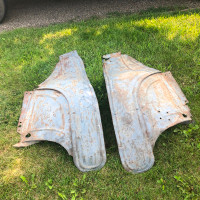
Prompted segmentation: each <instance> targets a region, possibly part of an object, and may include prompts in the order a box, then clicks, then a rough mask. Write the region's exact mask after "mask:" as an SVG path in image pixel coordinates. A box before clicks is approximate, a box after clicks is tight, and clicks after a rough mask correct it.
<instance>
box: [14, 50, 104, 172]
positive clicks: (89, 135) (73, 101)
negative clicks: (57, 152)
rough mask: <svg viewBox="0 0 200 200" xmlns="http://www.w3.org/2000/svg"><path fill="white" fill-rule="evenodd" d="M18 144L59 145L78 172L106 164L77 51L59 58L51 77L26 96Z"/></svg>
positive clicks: (98, 121) (94, 108)
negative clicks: (47, 143) (50, 142)
mask: <svg viewBox="0 0 200 200" xmlns="http://www.w3.org/2000/svg"><path fill="white" fill-rule="evenodd" d="M18 132H19V133H20V134H21V141H20V143H18V144H16V145H14V146H15V147H24V146H29V145H32V144H34V143H37V142H39V141H41V140H48V141H53V142H56V143H59V144H61V145H62V146H63V147H64V148H65V149H66V150H67V151H68V153H69V154H70V155H72V156H73V160H74V163H75V165H76V166H77V168H78V169H79V170H81V171H90V170H97V169H100V168H101V167H103V166H104V164H105V162H106V152H105V145H104V139H103V131H102V125H101V119H100V113H99V107H98V102H97V99H96V96H95V93H94V90H93V88H92V86H91V84H90V82H89V80H88V78H87V75H86V72H85V68H84V64H83V62H82V60H81V58H80V57H79V56H78V54H77V52H76V51H73V52H70V53H67V54H64V55H62V56H60V61H59V63H58V64H57V65H56V67H55V69H54V71H53V72H52V74H51V75H50V76H49V77H48V78H47V79H46V80H45V81H44V82H43V83H41V84H40V85H39V88H37V89H36V90H34V91H30V92H25V95H24V100H23V106H22V112H21V116H20V119H19V123H18Z"/></svg>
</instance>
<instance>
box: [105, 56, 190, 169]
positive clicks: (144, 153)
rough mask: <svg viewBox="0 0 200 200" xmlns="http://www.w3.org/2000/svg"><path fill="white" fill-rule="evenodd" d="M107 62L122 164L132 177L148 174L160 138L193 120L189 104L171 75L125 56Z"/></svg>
mask: <svg viewBox="0 0 200 200" xmlns="http://www.w3.org/2000/svg"><path fill="white" fill-rule="evenodd" d="M103 58H104V60H103V70H104V77H105V81H106V88H107V92H108V98H109V104H110V108H111V113H112V119H113V124H114V129H115V134H116V138H117V143H118V149H119V153H120V158H121V161H122V164H123V166H124V168H125V169H126V170H127V171H130V172H132V173H140V172H144V171H147V170H148V169H150V168H151V167H152V166H153V163H154V155H153V147H154V144H155V142H156V140H157V138H158V137H159V135H160V134H161V133H162V132H163V131H164V130H166V129H168V128H169V127H171V126H174V125H176V124H178V123H181V122H186V121H190V120H191V114H190V109H189V108H188V106H187V105H186V104H187V103H188V101H187V99H186V97H185V96H184V94H183V93H182V91H181V89H180V88H179V86H178V84H177V83H176V81H175V79H174V78H173V77H172V75H171V73H170V72H166V73H161V72H160V71H158V70H156V69H153V68H149V67H147V66H145V65H143V64H142V63H140V62H138V61H136V60H135V59H133V58H131V57H129V56H127V55H121V53H114V54H109V55H106V56H104V57H103Z"/></svg>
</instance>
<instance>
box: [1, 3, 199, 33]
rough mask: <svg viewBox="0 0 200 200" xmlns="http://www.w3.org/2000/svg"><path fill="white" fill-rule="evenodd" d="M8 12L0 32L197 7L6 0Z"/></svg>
mask: <svg viewBox="0 0 200 200" xmlns="http://www.w3.org/2000/svg"><path fill="white" fill-rule="evenodd" d="M7 2H8V13H7V17H6V19H5V21H4V23H3V24H1V25H0V31H3V30H11V29H14V28H19V27H30V26H42V25H49V24H52V23H58V22H66V21H69V20H80V19H86V18H89V17H91V16H105V15H106V14H107V13H111V12H138V11H141V10H145V9H148V8H152V7H154V8H158V7H169V6H182V7H184V8H185V7H190V8H197V7H200V1H197V0H196V1H195V0H192V1H188V0H181V1H180V0H109V1H108V0H7Z"/></svg>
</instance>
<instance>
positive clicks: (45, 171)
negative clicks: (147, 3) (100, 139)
mask: <svg viewBox="0 0 200 200" xmlns="http://www.w3.org/2000/svg"><path fill="white" fill-rule="evenodd" d="M72 50H77V52H78V54H79V55H80V57H81V58H82V59H83V61H84V64H85V67H86V72H87V75H88V78H89V80H90V81H91V84H92V85H93V87H94V90H95V92H96V95H97V98H98V102H99V107H100V111H101V117H102V124H103V130H104V138H105V143H106V150H107V163H106V165H105V166H104V167H103V168H102V169H101V170H100V171H94V172H88V173H82V172H80V171H79V170H78V169H77V168H76V167H75V166H74V163H73V160H72V157H71V156H69V155H68V154H67V151H66V150H65V149H64V148H63V147H62V146H60V145H58V144H55V143H51V142H41V143H38V144H35V145H32V146H30V147H27V148H20V149H16V148H14V147H13V146H12V145H14V144H15V143H17V142H18V141H19V140H20V136H19V134H18V133H17V132H16V128H17V123H18V119H19V115H20V112H21V106H22V100H23V93H24V91H29V90H33V89H35V88H37V85H39V84H40V83H41V82H42V81H44V80H45V79H46V78H47V77H48V76H49V75H50V74H51V72H52V70H53V69H54V66H55V64H56V63H57V62H58V59H59V55H61V54H64V53H66V52H69V51H72ZM119 51H121V52H122V53H123V54H128V55H130V56H132V57H133V58H135V59H137V60H138V61H140V62H142V63H144V64H145V65H147V66H149V67H153V68H155V69H158V70H161V71H162V72H166V71H171V72H172V74H173V76H174V78H175V79H176V81H177V82H178V84H179V85H180V87H181V89H182V91H183V92H184V94H185V96H186V97H187V99H188V100H189V104H188V105H189V107H190V108H191V113H192V115H193V123H192V124H190V125H188V124H187V125H186V124H185V125H183V124H182V125H178V126H176V127H173V128H170V129H168V130H167V131H165V132H164V133H163V134H162V135H161V136H160V137H159V139H158V140H157V142H156V145H155V147H154V155H155V164H154V166H153V167H152V168H151V169H150V170H149V171H147V172H145V173H142V174H131V173H129V172H126V171H125V170H124V169H123V167H122V165H121V162H120V158H119V153H118V149H117V145H116V140H115V134H114V129H113V125H112V120H111V114H110V110H109V104H108V99H107V93H106V87H105V82H104V78H103V72H102V55H104V54H108V53H113V52H119ZM199 122H200V10H193V11H182V12H180V11H179V10H178V9H175V10H171V9H156V10H149V11H145V12H141V13H138V14H111V15H109V16H107V17H106V18H103V19H98V18H92V19H89V20H86V21H80V22H68V23H64V24H58V25H51V26H48V27H42V28H28V29H26V28H24V29H17V30H14V31H10V32H4V33H1V34H0V131H1V133H0V199H1V200H4V199H9V200H10V199H20V200H21V199H45V200H46V199H49V200H50V199H52V200H54V199H184V198H186V199H187V198H188V199H200V128H199V126H200V125H199Z"/></svg>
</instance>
